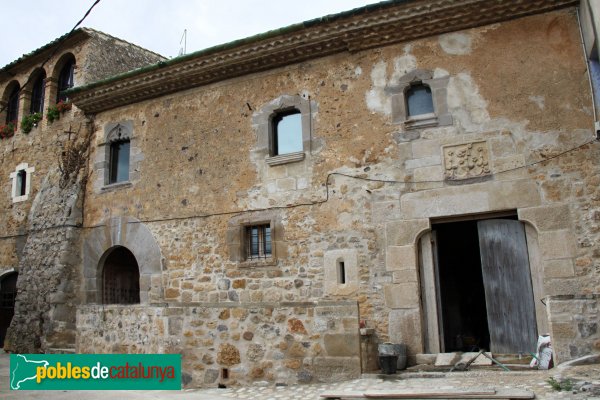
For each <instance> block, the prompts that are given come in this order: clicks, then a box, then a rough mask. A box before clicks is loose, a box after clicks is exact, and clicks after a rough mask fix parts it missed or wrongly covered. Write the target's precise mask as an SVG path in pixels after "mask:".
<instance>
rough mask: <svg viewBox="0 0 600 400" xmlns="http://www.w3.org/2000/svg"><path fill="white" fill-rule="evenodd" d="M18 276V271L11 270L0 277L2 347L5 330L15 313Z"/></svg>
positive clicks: (0, 333) (0, 331)
mask: <svg viewBox="0 0 600 400" xmlns="http://www.w3.org/2000/svg"><path fill="white" fill-rule="evenodd" d="M18 276H19V274H18V273H16V272H11V273H9V274H7V275H4V276H3V277H2V278H0V279H1V280H0V347H4V339H5V338H6V331H7V330H8V327H9V326H10V321H12V318H13V315H14V314H15V299H16V298H17V277H18Z"/></svg>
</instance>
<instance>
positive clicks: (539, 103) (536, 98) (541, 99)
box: [529, 96, 546, 110]
mask: <svg viewBox="0 0 600 400" xmlns="http://www.w3.org/2000/svg"><path fill="white" fill-rule="evenodd" d="M529 100H531V101H533V102H534V103H535V104H536V105H537V106H538V107H539V108H540V110H543V109H544V101H545V100H546V99H545V97H544V96H529Z"/></svg>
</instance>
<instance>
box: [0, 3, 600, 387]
mask: <svg viewBox="0 0 600 400" xmlns="http://www.w3.org/2000/svg"><path fill="white" fill-rule="evenodd" d="M599 15H600V10H599V9H598V8H597V5H596V4H595V3H594V2H587V1H584V2H582V3H578V2H575V1H566V0H553V1H543V2H532V1H519V0H514V1H510V2H496V1H475V2H468V1H429V0H428V1H411V2H404V1H390V2H384V3H381V4H378V5H375V6H369V7H365V8H362V9H357V10H353V11H352V12H348V13H342V14H339V15H336V16H330V17H326V18H323V19H320V20H315V21H309V22H306V23H304V24H299V25H295V26H291V27H288V28H285V29H282V30H279V31H273V32H269V33H267V34H265V35H260V36H257V37H252V38H248V39H245V40H242V41H238V42H234V43H231V44H226V45H223V46H218V47H215V48H211V49H207V50H203V51H200V52H197V53H193V54H189V55H186V56H183V57H178V58H176V59H173V60H169V61H163V62H158V63H157V64H153V65H151V66H148V67H145V68H141V69H138V70H136V71H132V72H129V73H126V74H122V75H117V76H113V77H109V78H107V79H100V80H96V81H95V82H90V81H85V82H82V84H81V85H80V84H79V82H77V83H78V84H77V86H76V87H75V88H73V89H71V90H69V91H67V95H68V96H69V98H70V99H71V100H72V102H73V104H74V106H73V110H72V111H70V113H72V118H73V123H72V124H75V123H77V124H79V123H81V124H82V125H81V126H83V127H85V128H81V131H77V132H76V133H75V134H74V136H73V137H71V138H69V136H68V135H69V133H68V131H72V130H73V125H72V126H71V129H68V130H67V129H66V125H64V124H66V123H68V122H70V120H69V119H68V118H69V117H68V116H67V117H65V118H64V119H62V118H61V120H60V122H61V123H62V124H63V125H64V126H63V127H61V129H60V130H55V131H53V132H54V135H55V136H54V137H52V139H51V140H55V137H59V138H60V140H62V142H61V143H63V146H67V145H68V146H67V147H68V148H69V149H72V151H63V153H61V154H62V155H63V157H62V158H61V163H60V166H61V168H60V169H58V172H55V173H52V171H51V170H50V167H49V166H51V165H53V164H52V162H53V159H52V157H51V156H50V155H52V154H56V148H55V147H53V148H49V147H46V149H47V150H46V151H47V152H48V153H47V154H48V156H47V162H46V164H48V165H49V166H45V165H46V164H45V163H44V162H41V161H40V162H39V164H38V161H37V159H36V162H35V163H34V162H33V161H31V162H29V161H27V159H26V158H27V157H26V156H31V157H32V159H35V157H33V156H32V152H31V149H27V148H26V144H25V143H27V140H31V139H30V138H31V137H32V136H27V135H24V134H21V133H19V132H17V134H16V135H15V136H14V137H12V138H9V139H5V140H3V141H2V142H1V143H2V144H3V146H4V154H5V156H4V161H3V165H4V164H7V165H9V168H8V169H6V171H15V166H16V165H21V164H20V163H24V162H27V163H28V164H27V167H23V168H25V169H26V168H29V166H30V165H31V166H33V167H34V168H35V171H34V172H33V174H34V175H33V176H34V179H35V180H30V182H31V188H32V189H30V190H32V192H31V195H29V198H28V199H27V200H25V201H24V203H23V207H25V208H24V209H23V210H17V209H16V207H15V206H12V205H11V203H10V202H9V200H10V199H11V198H10V197H9V185H8V183H7V184H6V185H5V186H6V190H5V191H6V193H7V194H6V199H5V201H6V204H7V207H6V208H4V211H3V212H4V215H7V216H9V217H10V218H8V217H7V219H6V220H7V221H9V222H6V223H5V222H3V224H5V225H6V227H5V229H4V231H6V232H8V233H13V232H15V231H18V233H19V234H18V235H14V237H12V236H10V237H8V238H2V241H1V242H0V246H1V247H0V248H1V249H2V251H1V253H0V254H1V255H2V258H1V259H0V262H2V263H3V264H2V265H6V266H7V267H8V268H11V266H12V268H15V269H16V268H19V279H18V281H17V288H18V294H17V307H16V314H15V317H14V318H13V322H12V324H11V327H10V329H9V334H8V339H7V341H8V348H10V349H13V350H16V351H22V349H31V348H34V349H41V350H43V351H51V350H52V349H53V348H57V347H74V348H75V349H76V351H78V352H168V353H181V354H182V355H183V371H184V374H183V378H184V384H186V385H189V386H203V385H206V386H211V385H216V384H217V383H225V384H244V383H248V382H252V381H267V382H269V383H295V382H314V381H328V380H339V379H342V378H349V377H357V376H359V374H360V373H361V372H365V371H368V370H372V369H376V368H377V367H376V364H375V356H376V354H375V353H376V350H374V349H375V346H374V344H376V343H381V342H387V341H391V342H396V343H399V342H402V343H405V344H406V345H407V347H408V353H409V362H412V363H414V362H416V359H417V355H418V354H422V353H440V352H451V351H466V350H470V349H474V348H487V349H491V350H492V351H494V352H496V353H498V352H500V353H517V352H527V351H531V350H533V348H534V346H535V342H536V340H537V335H538V334H544V333H549V334H550V335H551V336H552V339H553V343H554V349H555V356H556V360H557V362H563V361H565V360H568V359H572V358H576V357H578V356H581V355H585V354H590V353H597V352H599V351H600V332H599V331H598V313H599V305H598V299H599V298H600V294H599V293H600V264H599V262H598V254H599V253H598V251H599V250H598V241H599V240H600V233H599V229H598V220H600V217H599V215H600V208H599V207H600V205H599V203H598V199H599V193H598V189H597V186H598V183H599V181H598V180H599V178H598V177H599V174H598V172H599V164H600V161H599V160H598V156H599V155H600V154H599V153H600V151H599V148H598V145H597V143H596V130H597V129H598V128H597V125H598V122H597V121H598V117H597V115H596V110H597V107H595V104H594V102H595V99H596V97H595V96H594V91H595V90H596V91H597V90H598V89H597V86H596V85H598V83H599V82H598V80H597V79H595V78H594V77H595V76H597V75H594V71H597V65H598V59H597V58H598V52H597V48H598V44H597V43H598V37H597V35H596V34H595V32H598V31H599V30H598V29H597V26H596V29H594V24H596V25H597V24H598V16H599ZM582 37H583V39H584V40H583V42H584V44H583V46H582V40H581V39H582ZM146 61H151V60H146ZM286 124H289V126H292V127H293V129H291V130H289V131H288V130H287V129H288V128H287V127H288V125H286ZM78 126H79V125H78ZM42 128H43V124H42ZM38 129H39V128H38ZM53 129H54V128H53ZM86 129H87V130H86ZM64 131H67V132H65V133H63V132H64ZM87 132H89V135H90V136H89V141H88V140H87V138H88V137H86V133H87ZM32 133H33V132H32ZM30 135H31V134H30ZM48 136H51V135H48ZM38 137H39V136H38ZM69 139H72V140H71V141H69ZM39 140H41V138H40V139H39ZM45 140H50V138H49V137H48V138H47V139H45ZM19 141H21V142H23V144H22V145H21V147H20V148H21V149H22V150H21V152H20V153H19V154H22V156H21V157H20V158H19V157H17V158H18V159H17V158H15V157H14V156H12V155H11V156H10V157H9V155H10V154H13V153H11V152H13V150H11V148H13V147H14V144H13V143H19ZM73 160H74V161H73ZM81 160H84V161H81ZM76 161H77V162H76ZM13 165H14V166H13ZM65 165H76V166H77V167H76V168H67V167H65ZM19 171H20V170H19ZM65 171H66V173H65ZM16 172H17V173H18V171H16ZM38 174H39V176H40V178H39V179H38V178H37V176H38ZM6 175H7V177H8V173H7V174H6ZM65 176H66V177H65ZM15 177H16V175H15ZM42 177H43V179H42ZM13 179H16V178H13ZM61 182H62V184H61ZM45 187H46V188H47V189H46V190H44V188H45ZM19 204H20V203H19ZM11 221H14V222H11ZM19 229H20V231H19ZM50 230H52V233H51V234H49V231H50ZM34 259H35V261H36V262H35V263H33V262H31V261H32V260H34ZM3 268H4V267H3ZM36 296H37V297H36ZM40 299H41V300H40ZM40 302H44V305H45V308H44V307H40V306H39V303H40ZM35 304H38V305H37V306H35ZM42 308H43V310H42ZM75 313H76V319H73V318H74V314H75ZM56 338H58V339H56ZM59 339H60V340H59ZM56 342H60V345H58V344H56ZM6 346H7V345H6V344H5V348H6Z"/></svg>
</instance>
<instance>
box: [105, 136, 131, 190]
mask: <svg viewBox="0 0 600 400" xmlns="http://www.w3.org/2000/svg"><path fill="white" fill-rule="evenodd" d="M129 153H130V141H129V139H122V140H117V141H115V142H112V143H111V144H110V161H109V174H108V175H109V176H108V183H109V184H113V183H119V182H127V181H129Z"/></svg>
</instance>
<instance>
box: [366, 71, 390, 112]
mask: <svg viewBox="0 0 600 400" xmlns="http://www.w3.org/2000/svg"><path fill="white" fill-rule="evenodd" d="M371 81H372V88H371V89H370V90H369V91H367V93H366V96H365V100H366V102H367V107H368V108H369V110H371V111H373V112H379V113H383V114H385V115H390V114H391V113H392V103H391V100H390V99H389V98H388V96H386V94H385V86H386V82H387V64H386V63H385V62H384V61H380V62H378V63H377V64H375V66H374V67H373V70H372V71H371Z"/></svg>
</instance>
